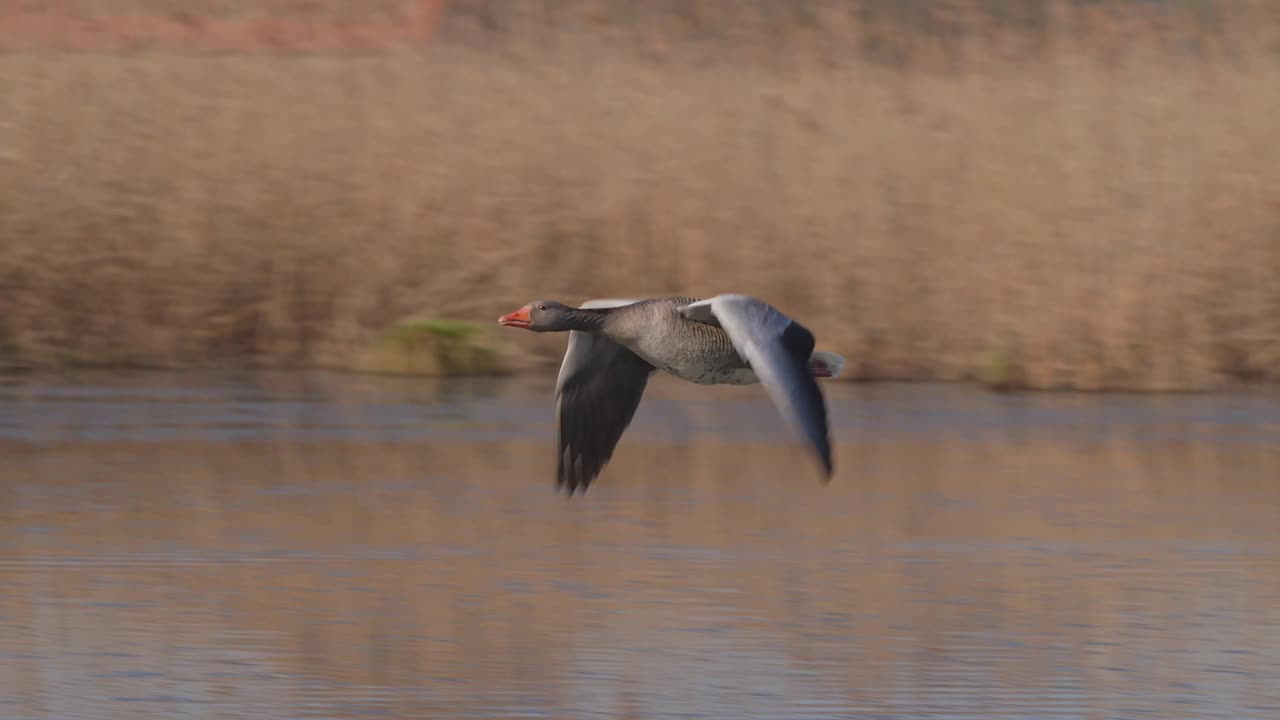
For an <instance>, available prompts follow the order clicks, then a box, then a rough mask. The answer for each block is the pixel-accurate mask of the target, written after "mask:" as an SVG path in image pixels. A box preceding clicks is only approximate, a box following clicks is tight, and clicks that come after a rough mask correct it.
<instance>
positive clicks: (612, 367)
mask: <svg viewBox="0 0 1280 720" xmlns="http://www.w3.org/2000/svg"><path fill="white" fill-rule="evenodd" d="M498 324H499V325H503V326H506V327H516V328H523V329H525V330H532V331H533V332H564V331H568V333H569V343H568V347H567V348H566V349H565V354H564V360H563V362H561V364H560V374H559V376H558V377H557V378H556V391H555V399H556V445H557V449H558V451H559V455H558V458H557V461H556V465H557V467H556V487H557V489H559V488H560V487H567V489H568V492H569V495H570V496H572V495H573V494H574V492H575V491H577V490H578V489H581V490H582V492H583V493H586V491H587V488H588V487H589V486H590V485H591V482H592V481H593V480H595V479H596V477H597V476H598V475H599V474H600V472H601V471H602V470H603V469H604V467H605V465H606V464H608V462H609V459H610V458H611V457H612V456H613V450H614V448H615V447H616V446H617V444H618V440H619V439H620V438H621V437H622V433H623V431H625V430H626V429H627V426H628V425H630V424H631V419H632V417H633V416H634V415H635V412H636V408H637V407H638V406H639V405H640V397H641V396H642V395H643V394H644V389H645V386H646V385H647V384H648V382H649V376H650V375H651V374H652V373H653V372H654V371H655V370H663V371H666V372H668V373H670V374H672V375H674V376H676V377H678V378H680V379H681V380H687V381H689V382H692V383H697V384H699V385H751V384H754V383H760V384H762V385H763V386H764V389H765V390H766V391H767V392H768V393H769V397H770V398H771V399H772V400H773V404H774V405H775V406H776V407H777V408H778V410H779V412H781V414H782V416H783V418H784V419H785V420H786V421H787V423H788V424H789V425H790V426H791V427H792V429H793V430H795V431H796V432H797V433H799V434H800V435H801V436H802V437H803V438H804V439H805V440H806V441H807V442H808V443H809V445H810V446H811V447H812V449H813V452H814V454H815V455H816V456H817V458H818V461H819V462H820V463H821V465H822V471H823V481H824V482H826V481H829V480H830V478H831V471H832V463H831V442H830V439H829V437H828V432H827V410H826V403H825V402H824V401H823V398H822V392H821V391H820V390H819V389H818V384H817V383H816V382H814V378H834V377H838V376H839V374H840V370H841V369H842V368H843V367H844V358H843V357H841V356H840V355H837V354H835V353H830V352H814V351H813V347H814V338H813V333H811V332H810V331H809V330H808V328H806V327H804V326H803V325H801V324H800V323H798V322H796V321H795V320H792V319H791V318H789V317H787V316H786V315H784V314H783V313H782V312H780V311H779V310H778V309H777V308H774V307H773V306H771V305H769V304H768V303H765V302H763V301H761V300H757V299H755V298H752V297H747V296H746V295H737V294H721V295H716V296H715V297H713V298H710V299H707V300H702V299H698V298H689V297H664V298H652V299H647V300H637V299H596V300H589V301H587V302H585V303H583V304H582V306H581V307H577V308H574V307H569V306H567V305H563V304H561V303H558V302H554V301H551V300H535V301H533V302H531V303H529V304H528V305H525V306H524V307H522V308H520V309H519V310H516V311H515V312H511V313H508V314H506V315H503V316H502V317H500V318H498Z"/></svg>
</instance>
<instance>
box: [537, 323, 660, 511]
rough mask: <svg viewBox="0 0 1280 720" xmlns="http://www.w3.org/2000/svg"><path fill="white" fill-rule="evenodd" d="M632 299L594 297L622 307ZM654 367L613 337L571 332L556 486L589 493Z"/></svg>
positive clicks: (559, 402)
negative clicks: (588, 490) (610, 338)
mask: <svg viewBox="0 0 1280 720" xmlns="http://www.w3.org/2000/svg"><path fill="white" fill-rule="evenodd" d="M632 302H635V301H632V300H592V301H590V302H587V303H583V304H582V307H584V308H587V307H616V306H618V305H629V304H631V303H632ZM653 370H654V367H653V366H652V365H650V364H649V363H647V362H645V361H644V360H643V359H641V358H640V356H638V355H636V354H635V353H633V352H631V351H630V350H628V349H627V348H625V347H623V346H622V345H619V344H618V343H615V342H613V341H612V340H609V339H607V338H603V337H600V336H598V335H592V334H591V333H585V332H579V331H576V330H575V331H571V332H570V333H569V346H568V348H567V349H566V351H565V354H564V361H563V362H562V363H561V364H560V375H559V377H558V378H557V379H556V452H557V456H556V488H557V489H559V488H560V487H562V486H563V487H566V488H567V489H568V491H569V494H570V495H573V494H574V493H575V492H577V491H578V490H579V489H581V490H582V492H584V493H585V492H586V491H587V488H588V487H590V485H591V483H592V481H594V480H595V479H596V476H598V475H599V474H600V472H601V471H602V470H603V469H604V466H605V465H607V464H608V462H609V459H610V458H611V457H613V450H614V448H616V447H617V446H618V440H620V439H621V438H622V433H623V432H624V431H625V430H626V429H627V426H628V425H630V424H631V419H632V418H633V417H634V416H635V412H636V408H638V407H639V406H640V398H641V397H642V396H643V395H644V389H645V386H646V385H648V383H649V375H650V374H651V373H652V372H653Z"/></svg>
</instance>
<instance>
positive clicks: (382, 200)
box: [0, 23, 1280, 389]
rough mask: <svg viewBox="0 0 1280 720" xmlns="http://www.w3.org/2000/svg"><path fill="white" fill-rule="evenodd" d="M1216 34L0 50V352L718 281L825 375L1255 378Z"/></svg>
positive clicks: (1250, 168) (1244, 237)
mask: <svg viewBox="0 0 1280 720" xmlns="http://www.w3.org/2000/svg"><path fill="white" fill-rule="evenodd" d="M1223 32H1224V33H1227V34H1226V35H1225V37H1226V38H1227V39H1228V40H1227V41H1226V44H1227V45H1228V46H1229V48H1230V52H1229V53H1223V54H1217V55H1213V56H1210V57H1192V56H1190V55H1189V54H1186V53H1180V52H1178V51H1177V48H1178V47H1179V46H1177V45H1176V44H1173V43H1170V42H1168V38H1167V37H1164V36H1163V35H1161V31H1159V30H1158V29H1151V28H1150V27H1148V28H1147V29H1146V30H1144V31H1143V34H1135V33H1132V32H1130V33H1128V34H1121V35H1120V36H1119V39H1120V40H1121V41H1122V42H1116V39H1117V36H1116V35H1115V34H1114V33H1113V34H1112V35H1111V36H1109V37H1110V40H1108V39H1107V37H1108V36H1096V37H1092V36H1083V35H1081V34H1079V33H1072V32H1067V31H1062V32H1053V31H1050V32H1049V33H1048V34H1047V35H1046V36H1045V37H1044V41H1043V42H1042V43H1041V44H1040V45H1038V46H1037V47H1036V49H1035V51H1034V52H1032V53H1026V52H1018V53H1014V52H1012V51H1010V50H1009V48H1010V47H1011V45H1010V44H1009V43H1004V42H1002V41H1000V39H999V38H998V37H996V38H995V39H992V38H991V37H986V38H985V39H983V40H982V41H981V42H980V43H979V42H975V43H974V44H972V45H969V46H965V47H962V48H960V50H959V51H958V54H957V55H955V56H953V57H950V58H949V59H947V60H946V61H945V62H942V61H935V62H932V63H929V62H922V63H919V64H908V65H905V66H897V67H894V66H888V65H885V64H881V63H876V62H872V61H870V60H867V59H865V57H864V56H863V55H862V54H860V53H859V51H858V50H857V46H856V43H855V42H854V40H855V38H852V37H851V39H850V49H849V50H847V51H843V50H841V49H840V48H839V46H838V45H831V44H827V45H823V46H822V52H815V51H812V48H811V47H810V46H804V45H802V44H791V45H780V47H779V49H777V51H776V52H771V50H770V48H768V47H761V48H758V49H757V52H756V53H755V54H754V55H752V54H750V53H743V52H738V51H736V50H735V51H734V52H733V53H732V54H731V55H726V56H724V57H721V58H719V59H717V56H716V55H715V54H714V53H709V52H705V50H706V49H705V48H703V52H697V53H695V52H692V51H690V52H683V51H681V50H680V49H678V48H677V49H672V48H667V49H666V50H665V51H664V52H662V53H659V54H654V53H653V52H651V51H650V50H644V51H643V52H642V51H640V50H637V49H636V48H626V49H617V48H614V49H610V48H608V47H602V46H601V44H593V43H591V42H590V40H589V39H586V38H585V37H584V36H582V35H572V34H561V35H556V36H555V37H554V38H553V41H547V39H546V38H543V40H542V41H540V42H537V43H525V42H521V41H520V40H519V38H513V39H512V40H511V41H510V42H507V43H501V44H493V43H490V44H488V45H486V46H485V47H484V48H482V49H476V48H474V47H473V48H471V49H468V48H467V47H465V46H463V45H460V44H456V43H449V44H442V45H440V46H438V47H435V48H432V49H431V50H430V51H427V52H421V53H409V52H406V53H403V54H392V55H381V56H365V57H350V56H336V55H335V56H324V57H321V56H310V57H306V56H303V57H289V58H283V57H213V56H208V57H200V56H178V55H172V54H137V55H119V54H111V55H65V54H26V55H10V56H5V57H3V58H0V88H2V89H3V91H2V92H0V348H2V349H3V353H4V354H5V355H6V356H7V357H9V358H10V359H17V360H20V361H22V362H27V363H48V362H67V361H73V362H105V363H143V364H153V363H154V364H185V363H205V362H222V361H235V362H242V361H249V362H256V363H264V364H304V365H306V364H309V365H344V364H349V363H350V362H351V361H352V358H353V357H355V356H356V354H357V353H358V351H359V350H360V349H361V348H364V347H366V346H367V345H368V343H369V342H370V341H371V339H373V338H374V337H376V336H377V335H379V334H380V333H382V332H383V331H384V330H385V329H386V328H387V327H389V326H390V325H391V324H393V323H395V322H396V321H399V320H402V319H404V318H408V317H414V316H425V317H452V318H461V319H473V320H475V321H477V322H480V323H491V322H492V320H493V318H494V317H496V315H497V314H498V313H499V312H500V311H504V310H509V309H511V308H512V307H514V306H516V305H517V304H519V303H523V302H524V301H526V300H529V299H532V298H534V297H544V298H559V299H563V300H566V301H570V302H572V301H577V300H581V299H584V298H587V297H591V296H596V295H634V294H642V293H664V292H674V291H680V292H689V293H700V294H709V293H715V292H719V291H724V290H737V291H743V292H749V293H756V294H759V295H761V296H764V297H766V298H769V299H771V300H774V301H776V302H777V303H778V304H779V305H781V306H782V307H783V308H784V309H786V310H788V311H792V312H794V313H795V314H796V315H798V316H800V317H801V318H803V319H804V320H805V321H807V323H808V324H809V325H810V326H811V327H812V328H813V329H814V330H815V332H817V334H818V335H819V337H820V340H821V344H822V345H824V346H827V347H829V348H832V349H835V350H837V351H840V352H843V353H846V354H847V355H848V356H849V357H850V360H851V368H850V370H851V375H852V376H854V377H857V378H864V379H883V378H902V379H966V378H977V379H983V380H987V381H989V382H993V383H1009V384H1022V385H1027V386H1032V387H1080V388H1144V389H1160V388H1196V387H1206V386H1211V385H1215V384H1218V383H1220V382H1222V381H1224V380H1261V379H1266V380H1275V379H1277V378H1280V281H1278V280H1280V278H1278V274H1280V144H1278V143H1276V142H1275V140H1274V139H1275V118H1276V117H1280V61H1278V60H1277V57H1276V55H1275V54H1274V52H1273V51H1272V49H1271V46H1270V45H1268V44H1267V43H1270V42H1272V41H1273V40H1274V38H1271V37H1259V35H1261V34H1264V33H1263V32H1262V31H1260V30H1258V29H1257V25H1256V23H1255V24H1253V25H1250V24H1248V23H1238V24H1235V25H1231V26H1229V27H1227V28H1225V29H1224V30H1223ZM1233 33H1234V34H1233ZM1082 38H1083V39H1082ZM1171 48H1173V49H1171ZM730 58H731V59H730ZM507 337H509V340H510V344H511V347H513V348H515V349H518V350H521V351H529V352H532V353H533V354H534V355H535V357H540V358H549V357H551V356H552V355H554V354H555V353H556V352H557V351H558V349H559V348H560V347H561V341H562V339H561V338H549V337H532V336H529V335H527V334H523V333H512V334H510V335H509V336H507Z"/></svg>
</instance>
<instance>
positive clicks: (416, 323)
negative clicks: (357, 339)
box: [364, 320, 503, 375]
mask: <svg viewBox="0 0 1280 720" xmlns="http://www.w3.org/2000/svg"><path fill="white" fill-rule="evenodd" d="M364 369H366V370H370V371H373V372H385V373H396V374H408V375H494V374H498V373H500V372H502V370H503V367H502V362H501V359H500V357H499V355H498V351H497V349H496V348H495V347H494V346H493V344H492V335H491V334H490V333H489V332H487V331H486V330H485V329H484V328H481V327H480V326H479V325H476V324H475V323H469V322H464V321H460V320H406V321H403V322H400V323H397V324H396V325H394V326H392V327H391V329H389V330H387V332H386V333H384V334H383V335H382V337H380V338H379V339H378V341H377V343H376V344H375V345H374V347H373V348H372V349H371V351H370V352H369V353H368V355H367V356H366V359H365V363H364Z"/></svg>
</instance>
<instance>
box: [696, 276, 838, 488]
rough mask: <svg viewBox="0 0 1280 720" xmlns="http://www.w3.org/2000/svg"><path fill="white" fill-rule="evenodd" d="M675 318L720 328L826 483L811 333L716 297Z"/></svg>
mask: <svg viewBox="0 0 1280 720" xmlns="http://www.w3.org/2000/svg"><path fill="white" fill-rule="evenodd" d="M680 313H681V314H682V315H684V316H685V317H686V318H688V319H690V320H695V321H697V322H702V323H706V324H709V325H718V326H719V327H721V328H723V329H724V331H725V333H726V334H727V335H728V336H729V340H730V341H731V342H732V343H733V347H734V348H735V349H736V350H737V351H738V354H740V355H742V357H743V359H744V360H746V361H747V362H748V363H750V364H751V369H752V370H754V371H755V374H756V377H758V378H760V384H761V385H764V389H765V391H766V392H768V393H769V397H770V398H771V399H772V400H773V404H774V406H775V407H777V408H778V411H779V412H780V413H782V417H783V419H785V420H786V421H787V423H788V424H789V425H790V426H791V427H792V429H794V430H795V431H796V432H797V433H799V434H800V436H801V437H803V438H804V439H805V440H806V441H807V442H808V443H809V445H810V446H812V447H813V450H814V452H815V453H816V454H817V456H818V460H819V462H821V463H822V468H823V470H824V471H825V477H826V479H830V477H831V472H832V469H833V466H832V462H831V438H830V435H829V432H828V429H827V405H826V402H825V400H823V397H822V391H821V390H820V389H818V383H817V382H816V381H814V379H813V376H812V375H811V374H810V372H809V356H810V355H811V354H813V346H814V339H813V333H811V332H809V329H808V328H806V327H805V326H803V325H801V324H800V323H798V322H796V321H794V320H792V319H791V318H789V317H787V316H786V315H784V314H782V313H781V312H779V311H778V310H777V308H774V307H773V306H771V305H769V304H768V303H766V302H763V301H760V300H756V299H755V298H751V297H747V296H746V295H735V294H724V295H717V296H715V297H713V298H710V299H708V300H701V301H698V302H695V303H690V304H688V305H685V306H684V307H682V308H681V309H680Z"/></svg>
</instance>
